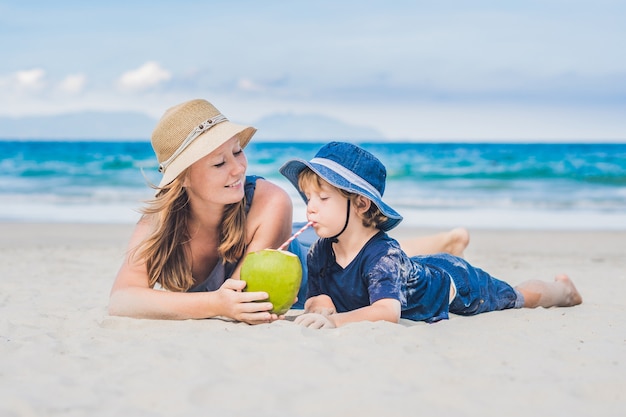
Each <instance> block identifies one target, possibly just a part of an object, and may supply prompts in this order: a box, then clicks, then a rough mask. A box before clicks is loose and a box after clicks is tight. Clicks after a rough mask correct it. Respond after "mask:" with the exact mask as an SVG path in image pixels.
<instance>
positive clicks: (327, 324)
mask: <svg viewBox="0 0 626 417" xmlns="http://www.w3.org/2000/svg"><path fill="white" fill-rule="evenodd" d="M318 297H321V296H318ZM309 300H312V298H311V299H309ZM309 300H307V303H308V302H309ZM331 303H332V301H331ZM305 311H306V313H305V314H301V315H300V316H298V317H297V318H296V324H300V325H302V326H306V327H313V328H316V329H320V328H333V327H340V326H343V325H344V324H347V323H354V322H357V321H380V320H384V321H390V322H392V323H398V321H400V312H401V309H400V301H398V300H395V299H393V298H383V299H382V300H378V301H376V302H375V303H373V304H372V305H369V306H367V307H361V308H358V309H356V310H352V311H347V312H345V313H335V314H331V315H323V314H319V313H317V314H315V313H312V312H311V311H309V310H305Z"/></svg>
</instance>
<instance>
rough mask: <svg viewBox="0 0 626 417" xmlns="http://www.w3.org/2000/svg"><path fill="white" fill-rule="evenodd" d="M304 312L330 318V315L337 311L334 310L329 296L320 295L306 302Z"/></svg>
mask: <svg viewBox="0 0 626 417" xmlns="http://www.w3.org/2000/svg"><path fill="white" fill-rule="evenodd" d="M304 312H305V313H317V314H323V315H325V316H330V315H331V314H335V313H336V312H337V309H336V308H335V304H334V303H333V300H332V299H331V298H330V297H329V296H327V295H326V294H321V295H318V296H315V297H311V298H309V299H308V300H306V303H305V304H304Z"/></svg>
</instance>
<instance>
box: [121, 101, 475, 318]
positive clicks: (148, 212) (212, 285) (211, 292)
mask: <svg viewBox="0 0 626 417" xmlns="http://www.w3.org/2000/svg"><path fill="white" fill-rule="evenodd" d="M255 132H256V129H255V128H253V127H250V126H241V125H237V124H235V123H232V122H230V121H228V120H227V119H226V117H224V116H223V115H222V114H221V113H220V112H219V111H218V110H217V109H216V108H215V107H214V106H213V105H212V104H211V103H209V102H208V101H206V100H199V99H197V100H191V101H188V102H185V103H182V104H179V105H177V106H174V107H172V108H170V109H169V110H167V111H166V112H165V114H164V115H163V117H162V118H161V120H160V121H159V122H158V124H157V126H156V128H155V130H154V132H153V134H152V147H153V148H154V151H155V153H156V156H157V159H158V161H159V171H160V172H161V173H162V174H163V178H162V180H161V182H160V183H159V185H158V187H155V188H156V190H157V192H156V195H155V198H154V199H153V200H152V201H151V202H150V203H149V204H148V206H147V207H146V208H144V210H143V213H144V215H143V216H142V218H141V220H140V221H139V222H138V223H137V226H136V227H135V230H134V232H133V234H132V236H131V239H130V243H129V246H128V251H127V255H126V259H125V260H124V262H123V263H122V266H121V268H120V270H119V272H118V274H117V278H116V280H115V282H114V284H113V288H112V290H111V296H110V300H109V313H110V314H111V315H120V316H130V317H138V318H139V317H141V318H157V319H199V318H209V317H216V316H222V317H227V318H231V319H234V320H238V321H243V322H246V323H250V324H256V323H268V322H271V321H273V320H276V319H278V318H279V317H277V316H276V315H275V314H272V313H270V310H271V309H272V304H271V303H269V302H263V300H266V299H267V298H268V295H267V293H265V292H242V291H241V290H242V289H243V288H244V287H245V285H246V284H245V282H243V281H240V280H239V269H240V261H241V260H242V259H243V258H244V257H245V255H246V253H249V252H254V251H257V250H261V249H265V248H270V247H272V248H276V247H278V246H279V245H280V244H281V243H283V242H284V241H285V240H287V239H288V238H289V236H290V234H291V230H292V210H293V208H292V202H291V199H290V197H289V196H288V194H287V193H286V192H285V191H284V190H282V189H281V188H280V187H278V186H276V185H274V184H272V183H271V182H269V181H265V180H263V179H261V178H256V177H246V168H247V161H246V157H245V154H244V152H243V148H244V147H245V146H246V145H247V144H248V142H249V141H250V139H251V138H252V136H253V135H254V133H255ZM467 243H468V236H467V232H466V231H465V230H464V229H455V230H453V231H451V232H448V233H443V234H439V235H435V236H432V237H427V238H418V239H415V240H413V241H412V242H410V243H407V245H408V247H407V251H408V252H409V253H413V252H420V251H421V252H422V253H426V252H428V253H430V252H439V251H448V252H455V253H456V254H460V253H462V252H463V250H464V249H465V247H466V246H467ZM296 244H297V242H296ZM295 248H297V246H295ZM155 286H160V287H162V289H159V288H155Z"/></svg>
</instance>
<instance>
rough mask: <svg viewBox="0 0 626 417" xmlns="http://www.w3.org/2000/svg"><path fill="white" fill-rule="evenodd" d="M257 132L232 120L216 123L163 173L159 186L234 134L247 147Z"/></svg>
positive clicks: (174, 177) (243, 146) (242, 145)
mask: <svg viewBox="0 0 626 417" xmlns="http://www.w3.org/2000/svg"><path fill="white" fill-rule="evenodd" d="M255 132H256V128H254V127H251V126H243V125H239V124H237V123H232V122H230V121H225V122H221V123H219V124H216V125H215V126H213V127H212V128H211V129H209V130H207V131H206V132H204V133H203V134H201V135H200V136H198V137H197V138H196V139H194V141H193V142H192V143H191V144H190V145H189V146H188V147H187V148H185V150H184V151H183V152H182V153H181V154H180V155H178V156H177V157H176V159H174V160H173V161H172V163H171V164H170V165H169V166H168V167H167V169H166V170H165V172H164V173H163V177H162V178H161V182H160V183H159V188H161V187H164V186H166V185H167V184H169V183H170V182H172V181H174V179H176V177H178V176H179V175H180V174H181V173H182V172H183V171H184V170H185V169H187V168H189V167H190V166H191V165H192V164H193V163H194V162H196V161H198V160H200V159H202V158H204V157H205V156H207V155H208V154H210V153H211V152H213V151H214V150H216V149H217V148H219V147H220V146H222V145H223V144H224V143H226V142H227V141H228V140H229V139H231V138H232V137H234V136H238V137H239V143H240V144H241V147H242V148H245V147H246V145H247V144H248V143H249V142H250V139H252V136H253V135H254V134H255Z"/></svg>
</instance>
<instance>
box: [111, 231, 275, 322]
mask: <svg viewBox="0 0 626 417" xmlns="http://www.w3.org/2000/svg"><path fill="white" fill-rule="evenodd" d="M149 231H150V225H149V223H148V222H147V221H140V222H139V223H138V224H137V226H136V227H135V230H134V232H133V235H132V236H131V239H130V243H129V245H128V250H127V254H126V258H125V260H124V262H123V263H122V266H121V267H120V270H119V272H118V274H117V277H116V279H115V282H114V284H113V288H112V289H111V294H110V298H109V314H111V315H114V316H128V317H136V318H152V319H200V318H209V317H216V316H224V317H229V318H232V319H235V320H239V321H244V322H247V323H251V324H253V323H265V322H269V321H271V320H274V319H276V318H277V317H276V315H272V314H270V313H269V312H268V310H270V309H271V308H272V304H271V303H269V302H267V303H251V302H250V301H257V300H264V299H267V294H266V293H263V292H254V293H246V292H240V290H241V289H242V288H243V286H244V283H243V282H239V281H235V280H227V281H226V282H225V283H224V284H223V285H222V287H221V288H220V289H218V290H217V291H212V292H199V293H184V292H171V291H164V290H156V289H153V288H150V286H149V279H148V272H147V268H146V264H145V262H144V261H142V260H141V259H139V258H138V257H137V254H136V253H135V251H134V249H135V247H137V245H139V243H140V242H141V241H142V240H143V239H144V238H145V237H146V236H147V235H148V233H149Z"/></svg>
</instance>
